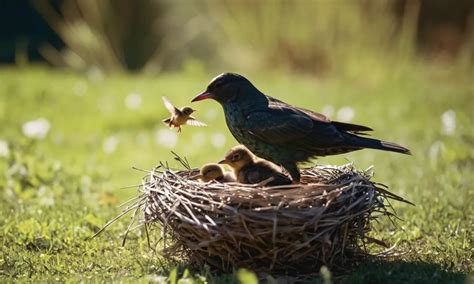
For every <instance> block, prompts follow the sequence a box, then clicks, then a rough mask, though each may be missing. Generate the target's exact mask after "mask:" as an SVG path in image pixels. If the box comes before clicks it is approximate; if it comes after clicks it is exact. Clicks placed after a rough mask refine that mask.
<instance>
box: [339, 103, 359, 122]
mask: <svg viewBox="0 0 474 284" xmlns="http://www.w3.org/2000/svg"><path fill="white" fill-rule="evenodd" d="M354 116H355V112H354V110H353V109H352V108H351V107H348V106H345V107H342V108H340V109H339V110H338V111H337V120H339V121H344V122H349V121H351V120H353V119H354Z"/></svg>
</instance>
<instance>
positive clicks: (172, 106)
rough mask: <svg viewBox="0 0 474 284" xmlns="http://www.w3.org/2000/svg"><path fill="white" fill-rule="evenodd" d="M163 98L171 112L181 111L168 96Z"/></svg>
mask: <svg viewBox="0 0 474 284" xmlns="http://www.w3.org/2000/svg"><path fill="white" fill-rule="evenodd" d="M161 98H162V99H163V103H164V104H165V107H166V109H167V110H168V111H169V112H170V113H171V114H175V113H179V112H180V110H179V109H178V108H177V107H175V106H174V105H173V104H172V103H171V102H170V101H169V100H168V99H167V98H166V97H161Z"/></svg>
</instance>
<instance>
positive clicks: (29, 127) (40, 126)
mask: <svg viewBox="0 0 474 284" xmlns="http://www.w3.org/2000/svg"><path fill="white" fill-rule="evenodd" d="M50 128H51V125H50V123H49V121H48V120H47V119H46V118H38V119H36V120H31V121H28V122H25V123H24V124H23V126H22V131H23V134H24V135H25V136H26V137H29V138H33V139H43V138H44V137H46V134H48V131H49V129H50Z"/></svg>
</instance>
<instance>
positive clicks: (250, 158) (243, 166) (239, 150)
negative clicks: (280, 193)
mask: <svg viewBox="0 0 474 284" xmlns="http://www.w3.org/2000/svg"><path fill="white" fill-rule="evenodd" d="M219 164H227V165H229V166H230V167H231V168H232V169H233V170H234V174H235V177H236V178H237V181H238V182H240V183H246V184H258V183H262V182H264V183H265V185H268V186H275V185H285V184H291V180H290V179H289V178H288V177H287V176H286V175H284V174H283V173H282V172H281V171H280V169H279V168H278V167H277V166H276V165H274V164H272V163H270V162H268V161H265V160H262V159H257V158H256V157H255V156H254V155H253V154H252V152H250V151H249V150H248V149H247V148H246V147H245V146H243V145H238V146H235V147H234V148H232V149H230V150H229V152H228V153H227V154H226V155H225V158H224V160H222V161H220V162H219Z"/></svg>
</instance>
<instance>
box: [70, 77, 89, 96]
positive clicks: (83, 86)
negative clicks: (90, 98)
mask: <svg viewBox="0 0 474 284" xmlns="http://www.w3.org/2000/svg"><path fill="white" fill-rule="evenodd" d="M73 90H74V94H76V96H80V97H82V96H84V95H85V94H86V92H87V83H86V82H84V81H80V82H77V83H76V84H75V85H74V87H73Z"/></svg>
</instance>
